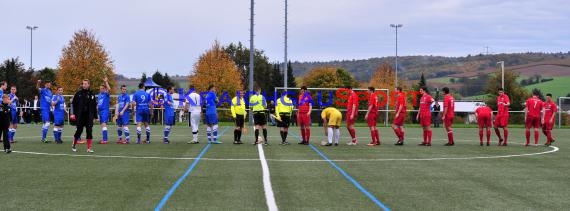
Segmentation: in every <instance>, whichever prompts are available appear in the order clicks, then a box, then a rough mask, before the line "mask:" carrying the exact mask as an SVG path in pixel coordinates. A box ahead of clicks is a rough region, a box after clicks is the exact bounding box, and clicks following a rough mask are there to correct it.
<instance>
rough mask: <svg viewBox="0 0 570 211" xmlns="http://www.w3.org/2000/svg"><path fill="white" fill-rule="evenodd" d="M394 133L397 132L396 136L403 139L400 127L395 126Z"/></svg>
mask: <svg viewBox="0 0 570 211" xmlns="http://www.w3.org/2000/svg"><path fill="white" fill-rule="evenodd" d="M394 134H396V137H398V140H399V141H401V140H402V138H401V136H402V135H400V128H394Z"/></svg>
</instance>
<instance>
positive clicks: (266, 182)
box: [257, 144, 279, 211]
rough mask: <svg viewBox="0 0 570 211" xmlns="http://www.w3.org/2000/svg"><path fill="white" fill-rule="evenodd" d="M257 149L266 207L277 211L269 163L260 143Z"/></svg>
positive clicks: (271, 210)
mask: <svg viewBox="0 0 570 211" xmlns="http://www.w3.org/2000/svg"><path fill="white" fill-rule="evenodd" d="M257 151H259V160H260V161H261V170H262V171H263V190H265V200H266V201H267V208H268V209H269V211H277V210H279V209H277V204H276V203H275V196H274V195H273V188H272V187H271V175H270V174H269V165H267V160H266V159H265V153H264V152H263V147H262V146H261V144H258V145H257Z"/></svg>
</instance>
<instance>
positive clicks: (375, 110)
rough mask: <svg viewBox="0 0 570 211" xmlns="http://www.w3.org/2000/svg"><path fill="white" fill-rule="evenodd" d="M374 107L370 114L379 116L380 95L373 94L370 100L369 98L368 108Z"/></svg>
mask: <svg viewBox="0 0 570 211" xmlns="http://www.w3.org/2000/svg"><path fill="white" fill-rule="evenodd" d="M371 105H372V107H371V108H372V110H370V112H369V113H368V114H369V115H376V114H378V95H376V94H374V93H373V94H371V95H370V98H368V106H369V107H370V106H371Z"/></svg>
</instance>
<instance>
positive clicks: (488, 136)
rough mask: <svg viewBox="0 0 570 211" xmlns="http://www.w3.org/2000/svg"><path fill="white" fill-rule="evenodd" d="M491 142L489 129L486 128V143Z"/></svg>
mask: <svg viewBox="0 0 570 211" xmlns="http://www.w3.org/2000/svg"><path fill="white" fill-rule="evenodd" d="M490 143H491V129H487V144H490Z"/></svg>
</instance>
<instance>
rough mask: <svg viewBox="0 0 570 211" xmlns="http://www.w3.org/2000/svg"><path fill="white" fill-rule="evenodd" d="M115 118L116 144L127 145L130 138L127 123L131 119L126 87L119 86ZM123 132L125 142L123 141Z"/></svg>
mask: <svg viewBox="0 0 570 211" xmlns="http://www.w3.org/2000/svg"><path fill="white" fill-rule="evenodd" d="M115 116H116V117H117V135H118V138H117V144H129V143H130V140H131V137H130V132H129V122H130V119H131V97H129V94H127V86H126V85H122V86H121V94H120V95H119V96H118V97H117V109H116V110H115ZM123 132H124V133H125V140H123V138H122V136H123Z"/></svg>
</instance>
